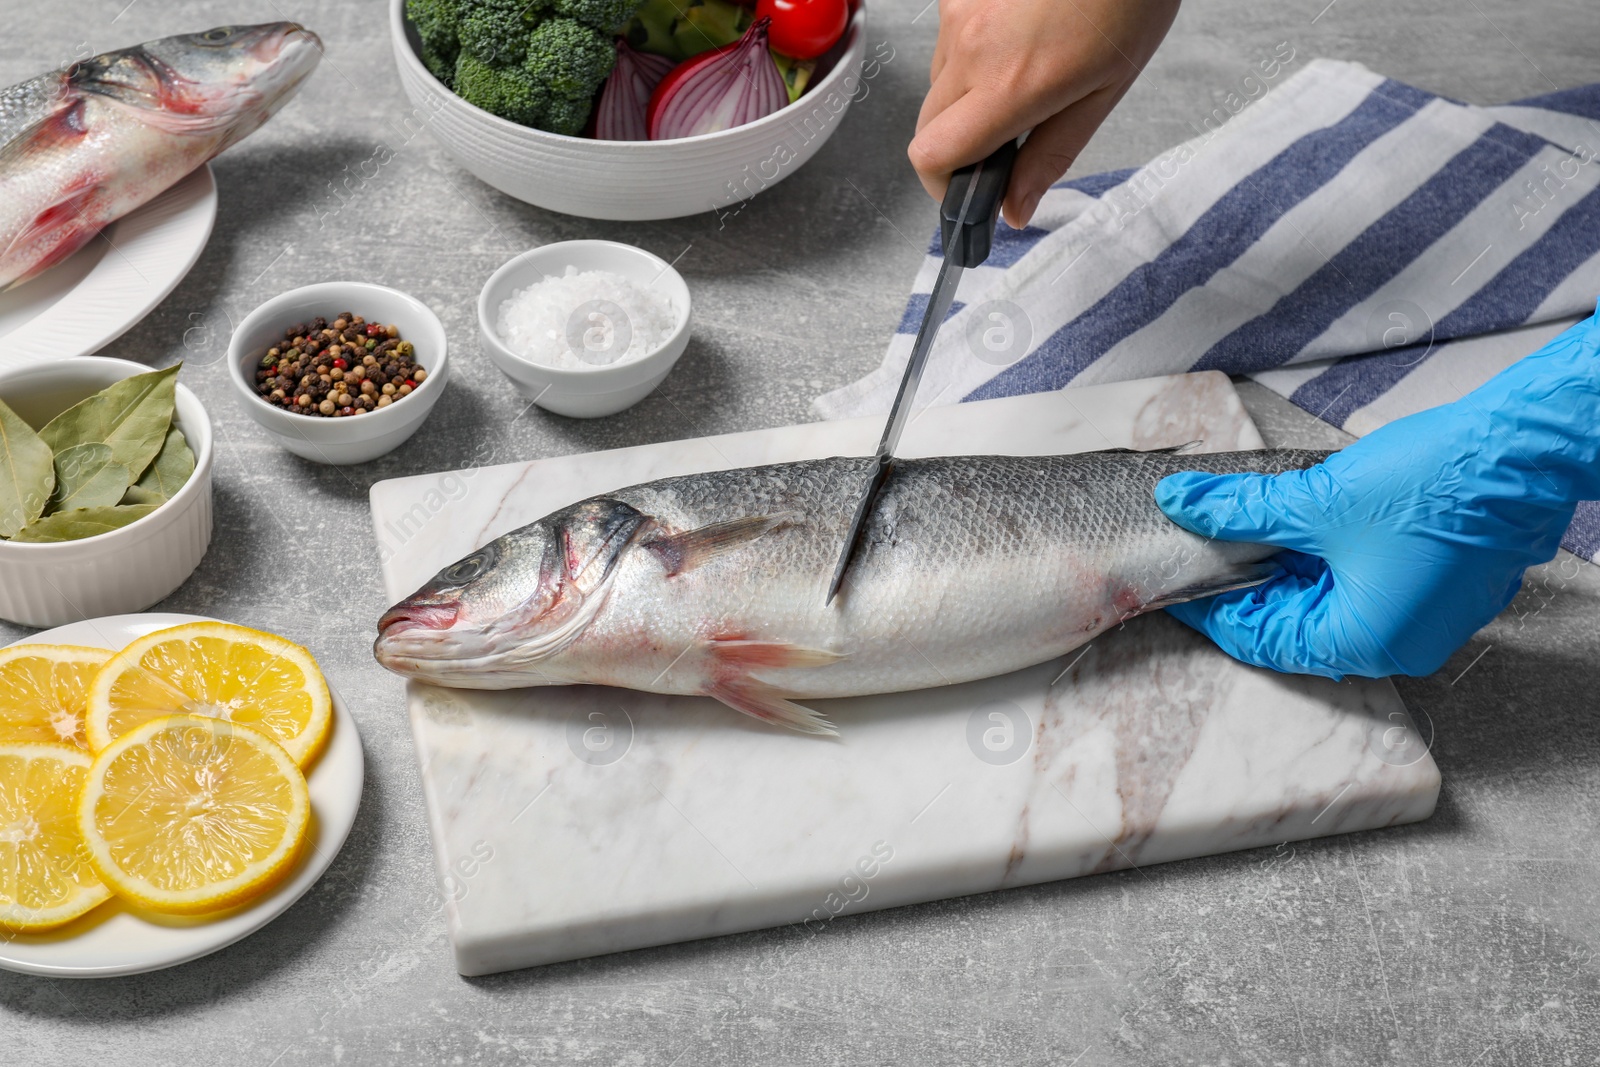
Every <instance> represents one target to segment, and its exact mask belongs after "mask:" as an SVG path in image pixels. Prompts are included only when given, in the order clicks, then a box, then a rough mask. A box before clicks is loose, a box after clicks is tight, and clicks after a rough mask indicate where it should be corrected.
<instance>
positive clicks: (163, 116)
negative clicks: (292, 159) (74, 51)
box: [0, 22, 322, 289]
mask: <svg viewBox="0 0 1600 1067" xmlns="http://www.w3.org/2000/svg"><path fill="white" fill-rule="evenodd" d="M321 54H322V42H321V41H320V40H318V39H317V35H316V34H314V33H312V32H310V31H309V30H306V29H303V28H302V27H300V26H298V25H296V24H295V23H293V22H269V23H266V24H264V25H260V26H224V27H219V28H217V29H214V30H207V31H205V32H204V33H189V34H184V35H182V36H179V37H163V38H161V39H160V40H157V41H147V42H145V43H144V44H141V45H135V46H134V47H132V48H124V49H122V50H121V51H119V52H107V53H105V54H104V55H99V56H95V57H94V58H93V59H86V60H83V61H82V62H79V63H74V64H73V65H72V66H70V67H68V68H67V69H66V70H58V71H52V72H51V73H49V74H43V75H40V76H39V77H37V78H34V79H33V80H31V81H25V82H23V83H22V84H20V85H13V86H12V87H11V88H9V89H5V90H0V289H5V288H7V287H9V286H12V285H16V284H17V283H19V282H23V281H26V280H27V279H29V278H31V277H33V276H34V275H35V274H38V273H39V272H40V271H42V270H45V269H47V268H49V267H53V266H55V265H56V264H57V263H60V262H61V261H62V260H64V259H66V258H67V257H68V256H70V255H72V253H74V252H76V251H77V250H78V249H80V248H82V247H83V246H84V245H85V244H87V243H88V242H89V240H90V239H91V238H92V237H94V235H95V234H97V233H99V232H100V230H101V229H102V228H103V227H105V226H107V225H109V224H110V223H112V222H115V221H116V220H117V219H119V218H121V217H122V216H123V215H126V214H127V213H128V212H130V211H132V210H133V209H134V208H136V207H139V206H140V205H141V204H144V203H146V202H148V201H150V200H152V199H154V198H155V197H156V196H157V195H159V194H160V193H161V192H162V191H164V190H165V189H167V188H169V187H170V186H171V185H173V184H174V183H175V182H177V181H178V180H179V179H180V178H182V177H183V176H184V175H186V174H188V173H189V172H190V171H192V170H194V169H195V168H196V167H198V166H200V165H201V164H202V163H204V162H205V161H206V160H208V159H210V158H211V157H212V156H215V155H216V154H217V153H218V152H221V151H222V150H223V149H225V148H227V147H228V146H229V145H232V144H235V143H237V142H238V141H240V140H242V139H244V138H245V137H247V136H248V135H249V134H251V133H252V132H254V131H255V130H256V129H257V128H258V127H259V126H260V125H261V124H262V123H264V122H266V121H267V119H268V118H270V117H271V116H272V113H273V112H274V111H276V110H277V109H278V108H279V107H280V106H281V105H282V104H283V103H284V102H285V101H286V100H288V99H289V97H291V96H293V95H294V92H295V90H296V89H298V88H299V87H300V83H301V82H302V81H304V80H305V77H306V75H308V74H310V73H311V71H312V69H313V68H315V67H316V65H317V60H318V58H319V57H320V56H321Z"/></svg>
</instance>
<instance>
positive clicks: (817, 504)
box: [375, 451, 1326, 731]
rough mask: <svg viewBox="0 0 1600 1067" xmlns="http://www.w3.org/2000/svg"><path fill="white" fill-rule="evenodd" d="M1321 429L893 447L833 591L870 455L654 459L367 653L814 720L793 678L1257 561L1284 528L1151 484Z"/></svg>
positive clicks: (940, 648) (1246, 466)
mask: <svg viewBox="0 0 1600 1067" xmlns="http://www.w3.org/2000/svg"><path fill="white" fill-rule="evenodd" d="M1325 457H1326V453H1322V452H1299V451H1259V452H1237V453H1217V454H1207V455H1176V454H1172V453H1148V452H1146V453H1140V452H1099V453H1084V454H1078V455H1066V456H1042V457H1015V456H963V457H950V458H935V459H921V460H904V461H900V462H899V463H897V464H896V466H895V469H894V471H893V473H892V475H891V477H890V478H889V480H888V482H887V483H886V485H885V487H884V490H883V492H882V493H881V494H880V496H879V498H878V500H877V502H876V504H875V507H874V510H873V512H872V514H871V516H870V518H869V521H868V524H867V527H866V530H865V534H864V537H863V540H862V544H861V548H860V551H859V552H858V554H857V556H856V558H855V560H854V562H853V563H852V565H851V568H850V571H849V573H848V575H847V577H846V581H845V585H844V587H843V589H842V591H841V593H840V596H839V597H838V598H837V599H836V600H835V601H834V603H833V604H831V605H829V604H825V603H824V594H825V591H826V588H827V581H828V577H829V575H830V574H831V568H832V564H833V561H834V559H835V558H836V555H837V552H838V547H839V545H840V543H841V541H842V539H843V537H844V536H845V533H846V529H847V527H848V524H849V516H850V508H849V505H850V503H851V501H852V500H853V498H854V494H855V493H856V492H858V491H859V488H860V485H861V484H862V482H863V481H864V479H865V475H866V473H867V471H868V468H869V466H870V464H871V463H872V462H873V461H872V460H870V459H853V458H833V459H825V460H815V461H807V462H799V463H786V464H776V465H771V466H765V467H753V468H741V469H736V470H729V471H720V472H711V473H706V474H696V475H688V476H683V477H677V478H668V479H664V480H661V481H656V482H650V483H646V484H643V485H637V486H631V487H628V488H625V489H621V490H618V491H616V492H613V493H608V494H604V495H603V496H600V497H596V498H592V499H591V500H588V501H584V502H581V503H579V504H576V505H573V506H572V507H571V508H567V509H563V510H562V511H559V512H556V513H555V514H553V515H551V516H547V517H546V518H545V519H541V520H540V521H539V522H536V523H533V524H530V525H529V526H527V527H524V528H523V529H521V530H518V531H515V532H513V533H511V534H508V535H506V536H505V537H502V538H500V539H498V540H497V541H495V542H492V543H491V544H490V545H489V546H486V547H485V548H484V549H481V550H480V551H479V552H478V553H475V554H474V555H472V556H468V557H466V559H465V560H463V561H460V562H458V563H457V564H454V565H452V567H450V568H446V569H445V570H444V571H442V572H441V573H440V575H438V576H436V577H435V579H434V580H433V581H432V582H430V583H429V584H428V585H426V586H424V587H423V588H422V589H421V590H419V591H418V592H417V593H416V594H413V596H412V597H410V598H408V599H407V600H405V601H402V602H401V604H399V605H397V606H396V607H395V608H393V609H391V611H390V612H389V613H388V614H386V615H385V617H384V619H383V620H382V621H381V622H380V637H379V640H378V643H377V645H376V648H375V650H376V653H377V655H378V658H379V660H380V662H382V663H384V665H385V666H388V667H389V668H390V669H392V670H395V671H397V672H398V673H401V674H404V675H406V676H408V677H415V678H420V679H423V680H427V681H432V682H435V683H437V684H442V685H454V686H458V687H465V688H509V687H513V686H520V685H544V684H571V683H599V684H607V685H618V686H623V687H627V688H632V689H638V690H644V691H651V692H662V693H698V694H705V695H709V696H714V697H716V698H718V699H720V700H722V701H724V702H725V703H728V704H729V705H731V706H733V707H735V708H737V709H738V710H741V711H744V712H746V713H749V714H753V715H756V716H757V717H759V718H763V719H767V720H768V721H773V722H779V723H782V724H784V725H789V726H794V727H797V728H801V729H816V730H819V731H820V730H825V729H826V724H825V723H823V722H822V721H821V720H820V717H819V716H816V715H815V713H814V712H811V711H810V710H809V709H805V708H803V707H800V706H798V705H795V704H794V703H793V701H794V700H796V699H808V698H811V699H816V698H827V697H841V696H859V695H865V694H869V693H881V692H895V691H901V690H910V689H920V688H926V687H930V686H936V685H944V684H950V683H954V682H961V681H969V680H972V679H976V678H983V677H991V676H994V675H998V674H1004V673H1007V672H1009V671H1013V670H1018V669H1021V668H1023V667H1027V666H1030V665H1032V664H1035V663H1040V662H1044V661H1046V660H1049V659H1052V658H1054V657H1056V656H1059V655H1062V654H1063V653H1065V652H1068V651H1071V650H1072V649H1073V648H1076V647H1078V646H1079V645H1082V644H1083V643H1084V642H1086V641H1088V640H1091V639H1092V638H1093V637H1094V636H1095V635H1096V634H1099V633H1103V632H1104V631H1105V630H1107V629H1109V628H1111V627H1113V626H1116V625H1118V624H1120V623H1121V622H1122V621H1124V620H1125V619H1127V618H1129V617H1131V616H1133V615H1137V614H1139V613H1140V612H1143V611H1147V610H1151V609H1153V608H1157V607H1160V606H1163V605H1164V604H1167V603H1173V602H1177V601H1178V600H1181V599H1187V598H1190V597H1194V596H1199V595H1207V594H1209V593H1214V592H1218V591H1221V590H1223V589H1227V588H1237V587H1238V586H1240V585H1243V584H1251V583H1252V582H1254V581H1258V580H1260V578H1261V577H1262V576H1263V569H1262V567H1261V565H1260V564H1261V561H1262V560H1264V559H1266V558H1267V557H1268V556H1270V555H1271V554H1272V553H1273V552H1274V551H1275V550H1274V549H1272V548H1270V547H1266V546H1260V545H1249V544H1237V543H1225V542H1217V541H1208V540H1206V539H1204V538H1200V537H1197V536H1195V535H1193V534H1191V533H1189V532H1187V531H1185V530H1183V529H1181V528H1180V527H1178V526H1177V525H1175V524H1174V523H1172V522H1171V521H1170V520H1168V519H1167V518H1166V516H1165V515H1163V514H1162V512H1161V511H1160V509H1159V508H1157V507H1156V505H1155V502H1154V500H1153V498H1152V495H1151V491H1152V489H1153V488H1154V486H1155V484H1156V482H1158V481H1159V480H1160V479H1161V478H1163V477H1165V476H1166V475H1167V474H1171V473H1174V472H1176V471H1180V470H1201V471H1214V472H1242V471H1255V472H1262V473H1276V472H1279V471H1284V470H1290V469H1298V468H1303V467H1308V466H1311V465H1313V464H1315V463H1317V462H1319V461H1320V460H1322V459H1323V458H1325Z"/></svg>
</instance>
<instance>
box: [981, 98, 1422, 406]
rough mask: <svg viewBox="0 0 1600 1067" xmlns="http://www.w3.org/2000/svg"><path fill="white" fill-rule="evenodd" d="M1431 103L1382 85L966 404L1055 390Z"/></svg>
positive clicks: (1233, 192) (1234, 192)
mask: <svg viewBox="0 0 1600 1067" xmlns="http://www.w3.org/2000/svg"><path fill="white" fill-rule="evenodd" d="M1432 99H1434V98H1433V97H1432V96H1430V95H1429V94H1427V93H1424V92H1422V91H1421V90H1418V89H1413V88H1411V87H1410V86H1408V85H1402V84H1400V83H1399V82H1395V81H1385V82H1384V83H1383V84H1382V85H1380V86H1379V87H1378V88H1376V89H1374V90H1373V91H1372V93H1371V94H1369V95H1368V96H1367V98H1366V99H1365V100H1363V101H1362V102H1361V103H1360V104H1359V105H1357V106H1356V108H1355V109H1354V110H1352V111H1351V112H1350V113H1349V114H1347V115H1345V116H1344V118H1342V119H1340V120H1339V121H1338V122H1335V123H1334V124H1332V125H1331V126H1324V127H1322V128H1320V129H1317V130H1313V131H1312V132H1310V133H1308V134H1306V135H1305V136H1303V137H1301V138H1300V139H1299V140H1297V141H1295V142H1294V143H1293V144H1291V145H1289V146H1288V147H1287V148H1285V149H1284V150H1283V151H1282V152H1280V153H1278V155H1277V156H1275V157H1274V158H1273V159H1272V160H1271V161H1270V162H1268V163H1266V164H1265V165H1263V166H1261V167H1259V168H1257V169H1256V170H1255V171H1253V172H1252V173H1251V174H1249V175H1248V176H1247V177H1245V178H1244V179H1243V180H1242V181H1240V182H1239V183H1238V184H1237V185H1235V186H1234V187H1233V188H1232V189H1229V190H1228V191H1227V192H1226V193H1224V194H1223V195H1222V197H1221V198H1219V199H1218V200H1217V202H1216V203H1214V204H1213V205H1211V207H1209V208H1208V209H1206V211H1205V212H1203V213H1202V214H1201V215H1200V217H1199V218H1198V219H1196V220H1195V222H1194V224H1193V225H1192V226H1190V228H1189V229H1188V230H1187V231H1186V232H1185V233H1183V234H1182V235H1180V236H1179V237H1178V238H1177V239H1176V240H1174V241H1173V242H1172V244H1170V245H1168V246H1167V248H1166V249H1165V250H1163V251H1162V252H1161V254H1160V255H1158V256H1157V257H1156V258H1155V259H1153V260H1152V261H1150V262H1149V263H1144V264H1141V265H1140V266H1138V267H1136V268H1135V269H1134V270H1133V271H1131V272H1130V273H1129V274H1128V275H1127V277H1125V278H1124V279H1123V280H1122V281H1121V282H1120V283H1119V284H1118V285H1117V286H1116V288H1114V289H1113V290H1112V291H1111V292H1109V293H1107V294H1106V295H1105V296H1104V297H1103V298H1101V299H1100V301H1099V302H1098V303H1096V304H1095V305H1094V307H1092V308H1090V309H1089V310H1088V311H1086V312H1084V313H1083V314H1082V315H1080V316H1078V318H1077V319H1075V320H1074V321H1072V322H1070V323H1068V324H1067V325H1066V326H1064V327H1062V328H1061V329H1059V330H1057V331H1056V332H1055V333H1054V334H1053V335H1052V336H1051V337H1049V338H1047V339H1046V340H1045V341H1044V342H1043V343H1042V344H1040V345H1039V346H1038V348H1036V349H1035V350H1034V351H1033V352H1031V353H1030V354H1029V355H1028V356H1027V357H1026V358H1024V359H1022V360H1021V361H1020V362H1018V363H1016V364H1015V365H1013V366H1011V367H1009V368H1007V369H1006V370H1004V371H1002V372H1001V373H999V374H997V375H995V376H994V377H993V378H991V379H989V381H987V382H986V383H984V384H983V385H981V386H979V387H978V388H977V389H975V390H973V391H972V392H971V393H970V394H969V395H968V396H967V397H966V399H968V400H984V399H988V398H990V397H1000V396H1013V395H1015V394H1017V393H1031V392H1040V391H1043V390H1046V389H1060V388H1062V387H1063V386H1065V385H1066V384H1067V383H1068V382H1070V381H1072V379H1073V378H1075V377H1077V376H1078V374H1079V373H1081V372H1082V371H1083V369H1084V368H1085V367H1087V366H1088V365H1089V364H1090V363H1093V362H1094V361H1095V360H1096V359H1098V358H1100V356H1102V355H1104V354H1105V353H1106V352H1107V351H1109V350H1110V348H1111V347H1112V346H1113V345H1115V344H1116V343H1117V342H1118V341H1120V340H1122V339H1123V338H1125V337H1127V336H1128V335H1129V334H1132V333H1134V332H1135V331H1137V330H1139V329H1141V328H1143V327H1144V326H1146V325H1148V324H1149V323H1151V322H1153V321H1154V320H1155V319H1156V318H1157V317H1158V316H1159V315H1160V314H1161V313H1162V312H1163V311H1165V309H1166V308H1167V307H1168V306H1170V305H1171V304H1172V302H1173V301H1175V300H1177V299H1178V298H1179V297H1180V296H1182V295H1183V294H1184V293H1185V292H1187V291H1188V290H1190V289H1192V288H1194V287H1195V286H1198V285H1203V284H1205V282H1206V280H1207V279H1209V278H1210V277H1211V276H1212V275H1213V274H1215V273H1216V272H1217V271H1218V270H1221V269H1222V268H1224V267H1226V266H1227V265H1228V264H1230V263H1232V262H1233V261H1234V260H1235V259H1236V258H1238V256H1239V254H1240V253H1241V252H1243V251H1244V250H1245V249H1247V248H1249V247H1250V246H1251V245H1252V244H1254V243H1255V242H1256V241H1257V240H1258V239H1259V238H1260V237H1261V235H1262V234H1263V233H1265V232H1266V231H1267V230H1268V229H1269V228H1270V227H1271V226H1272V224H1273V223H1275V222H1276V221H1277V220H1278V219H1279V218H1281V217H1282V216H1283V214H1284V213H1285V212H1287V211H1288V210H1289V209H1290V208H1291V207H1293V206H1294V205H1295V204H1298V203H1299V202H1300V201H1301V200H1303V199H1304V198H1306V197H1307V196H1310V195H1311V194H1312V193H1314V192H1316V191H1317V190H1318V189H1320V188H1322V186H1324V185H1325V184H1327V182H1328V181H1329V180H1330V179H1331V178H1332V177H1333V176H1334V175H1336V174H1337V173H1338V172H1339V171H1340V170H1342V169H1344V167H1345V166H1346V165H1347V164H1348V163H1349V162H1350V160H1351V159H1353V158H1354V157H1355V156H1356V155H1357V154H1359V153H1360V152H1361V151H1362V150H1363V149H1365V148H1366V147H1367V146H1368V145H1369V144H1371V143H1372V142H1373V141H1375V140H1376V139H1377V138H1379V137H1381V136H1382V135H1383V134H1385V133H1387V132H1389V131H1390V130H1392V129H1394V128H1395V127H1396V126H1399V125H1400V124H1401V123H1403V122H1404V121H1405V120H1406V119H1408V118H1410V117H1411V116H1412V115H1414V114H1415V113H1416V112H1417V110H1418V109H1420V108H1421V107H1423V106H1424V105H1426V104H1427V103H1428V102H1429V101H1430V100H1432Z"/></svg>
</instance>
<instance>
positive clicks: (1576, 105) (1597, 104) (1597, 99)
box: [1515, 84, 1600, 119]
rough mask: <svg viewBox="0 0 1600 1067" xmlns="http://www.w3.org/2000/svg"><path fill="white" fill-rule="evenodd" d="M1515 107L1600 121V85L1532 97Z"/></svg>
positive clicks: (1519, 102)
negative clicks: (1558, 112) (1536, 108)
mask: <svg viewBox="0 0 1600 1067" xmlns="http://www.w3.org/2000/svg"><path fill="white" fill-rule="evenodd" d="M1515 106H1516V107H1539V108H1544V110H1546V111H1560V112H1562V113H1564V114H1567V115H1577V116H1580V117H1581V118H1586V119H1600V84H1596V85H1580V86H1578V87H1577V88H1575V89H1562V90H1560V91H1559V92H1554V93H1546V94H1545V95H1544V96H1530V97H1529V98H1528V99H1526V100H1518V101H1517V102H1516V104H1515Z"/></svg>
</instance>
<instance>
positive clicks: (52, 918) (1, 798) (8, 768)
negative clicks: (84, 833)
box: [0, 744, 111, 931]
mask: <svg viewBox="0 0 1600 1067" xmlns="http://www.w3.org/2000/svg"><path fill="white" fill-rule="evenodd" d="M88 771H89V756H88V754H87V753H85V752H83V751H81V750H79V749H77V748H74V747H73V746H72V745H62V744H0V928H4V929H7V930H27V931H35V930H48V929H50V928H51V927H54V926H60V925H62V924H63V923H68V922H71V921H72V920H73V919H76V918H77V917H78V916H80V915H82V914H83V913H84V912H86V911H88V910H89V909H90V908H93V907H95V906H96V905H97V904H100V903H101V902H103V901H104V900H106V899H107V898H108V897H110V896H111V892H110V891H109V890H108V889H106V887H105V886H104V885H102V884H101V882H100V879H99V878H97V877H96V876H95V872H94V868H93V867H91V866H90V865H89V864H88V863H87V862H85V856H84V849H83V839H82V838H81V837H80V836H79V834H78V819H77V806H78V792H79V790H81V789H82V788H83V781H84V778H85V777H86V775H87V774H88Z"/></svg>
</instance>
